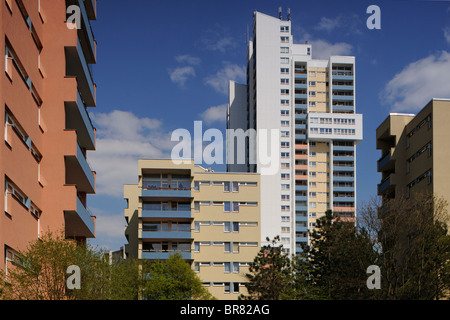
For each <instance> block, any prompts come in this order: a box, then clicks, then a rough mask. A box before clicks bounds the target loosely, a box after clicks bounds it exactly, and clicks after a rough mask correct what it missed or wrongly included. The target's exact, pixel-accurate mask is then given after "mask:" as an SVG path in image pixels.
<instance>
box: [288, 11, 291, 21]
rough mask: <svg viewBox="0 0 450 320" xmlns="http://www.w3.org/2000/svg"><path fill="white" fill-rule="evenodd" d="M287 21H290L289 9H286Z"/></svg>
mask: <svg viewBox="0 0 450 320" xmlns="http://www.w3.org/2000/svg"><path fill="white" fill-rule="evenodd" d="M287 21H291V9H290V8H288V10H287Z"/></svg>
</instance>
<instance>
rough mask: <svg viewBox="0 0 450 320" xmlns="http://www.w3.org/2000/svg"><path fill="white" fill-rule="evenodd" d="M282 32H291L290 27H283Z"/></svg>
mask: <svg viewBox="0 0 450 320" xmlns="http://www.w3.org/2000/svg"><path fill="white" fill-rule="evenodd" d="M280 32H289V26H281V27H280Z"/></svg>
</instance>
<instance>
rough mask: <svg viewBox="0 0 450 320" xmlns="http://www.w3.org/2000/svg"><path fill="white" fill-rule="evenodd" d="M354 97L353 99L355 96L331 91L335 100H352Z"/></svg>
mask: <svg viewBox="0 0 450 320" xmlns="http://www.w3.org/2000/svg"><path fill="white" fill-rule="evenodd" d="M354 99H355V97H354V96H353V95H346V94H335V93H333V100H336V101H353V100H354Z"/></svg>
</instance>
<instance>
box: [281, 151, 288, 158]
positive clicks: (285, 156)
mask: <svg viewBox="0 0 450 320" xmlns="http://www.w3.org/2000/svg"><path fill="white" fill-rule="evenodd" d="M281 158H283V159H288V158H289V152H282V153H281Z"/></svg>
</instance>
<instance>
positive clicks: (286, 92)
mask: <svg viewBox="0 0 450 320" xmlns="http://www.w3.org/2000/svg"><path fill="white" fill-rule="evenodd" d="M281 94H282V95H288V94H289V89H281Z"/></svg>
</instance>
